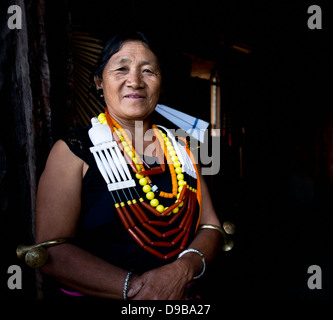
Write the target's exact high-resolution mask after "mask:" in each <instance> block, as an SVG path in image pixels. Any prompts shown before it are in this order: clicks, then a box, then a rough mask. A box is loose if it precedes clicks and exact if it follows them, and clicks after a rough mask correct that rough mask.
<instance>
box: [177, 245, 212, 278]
mask: <svg viewBox="0 0 333 320" xmlns="http://www.w3.org/2000/svg"><path fill="white" fill-rule="evenodd" d="M189 252H193V253H197V254H198V255H199V256H200V257H201V261H202V270H201V272H200V274H198V275H197V276H195V277H193V280H195V279H199V278H200V277H201V276H202V275H203V274H204V273H205V271H206V260H205V258H204V256H203V253H202V252H201V251H199V250H197V249H193V248H189V249H186V250H184V251H182V252H181V253H180V254H179V256H178V258H177V259H179V258H180V257H182V256H183V255H184V254H186V253H189Z"/></svg>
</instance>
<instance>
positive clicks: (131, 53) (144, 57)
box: [109, 40, 158, 64]
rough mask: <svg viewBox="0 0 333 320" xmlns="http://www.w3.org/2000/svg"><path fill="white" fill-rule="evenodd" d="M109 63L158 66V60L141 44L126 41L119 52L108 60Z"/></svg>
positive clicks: (139, 42)
mask: <svg viewBox="0 0 333 320" xmlns="http://www.w3.org/2000/svg"><path fill="white" fill-rule="evenodd" d="M109 62H111V63H119V62H130V63H131V62H140V63H142V62H145V63H149V64H158V59H157V57H156V56H155V54H154V53H153V52H152V51H151V50H150V49H149V48H148V47H147V46H146V45H145V44H144V43H143V42H141V41H139V40H127V41H125V42H124V43H123V45H122V47H121V48H120V50H119V51H118V52H117V53H115V54H114V55H113V56H112V57H111V58H110V61H109Z"/></svg>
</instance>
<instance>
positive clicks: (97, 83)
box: [94, 76, 103, 89]
mask: <svg viewBox="0 0 333 320" xmlns="http://www.w3.org/2000/svg"><path fill="white" fill-rule="evenodd" d="M94 81H95V86H96V89H103V80H102V79H101V78H100V77H98V76H94Z"/></svg>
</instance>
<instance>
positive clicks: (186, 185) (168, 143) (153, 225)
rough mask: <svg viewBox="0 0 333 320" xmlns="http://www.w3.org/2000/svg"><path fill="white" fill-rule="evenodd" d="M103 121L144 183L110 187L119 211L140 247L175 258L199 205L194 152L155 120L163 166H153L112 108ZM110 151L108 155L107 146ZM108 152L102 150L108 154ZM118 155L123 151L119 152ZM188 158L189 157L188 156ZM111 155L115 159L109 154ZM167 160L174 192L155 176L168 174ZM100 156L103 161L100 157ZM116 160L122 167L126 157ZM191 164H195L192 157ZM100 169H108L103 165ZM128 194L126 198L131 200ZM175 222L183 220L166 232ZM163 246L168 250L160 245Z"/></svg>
mask: <svg viewBox="0 0 333 320" xmlns="http://www.w3.org/2000/svg"><path fill="white" fill-rule="evenodd" d="M98 121H99V123H101V124H104V125H108V126H109V128H110V129H111V132H112V136H113V139H114V140H115V142H116V144H117V147H118V148H119V149H120V150H121V152H122V155H123V157H124V158H125V160H126V162H127V164H128V165H129V166H130V168H131V169H132V175H135V178H136V181H137V182H138V184H135V186H133V184H131V185H130V186H129V187H127V185H126V184H119V188H118V189H117V188H110V187H109V191H110V194H111V196H112V199H113V201H114V205H115V208H116V211H117V214H118V215H119V218H120V220H121V221H122V224H123V225H124V227H125V229H126V230H127V231H128V233H129V234H130V235H131V236H132V238H133V239H134V240H135V241H136V243H137V244H138V245H139V246H140V247H142V248H143V249H144V250H146V251H148V252H149V253H151V254H153V255H154V256H156V257H158V258H160V259H165V260H166V259H170V258H171V257H173V256H175V255H177V254H179V253H180V252H181V251H182V250H184V248H185V246H186V242H187V240H188V237H189V233H190V230H191V226H192V223H193V219H194V212H195V209H196V198H197V194H196V193H197V190H196V187H197V186H196V184H197V180H196V177H193V175H190V174H188V170H187V167H188V164H189V162H188V161H190V162H191V160H189V159H190V157H189V156H188V152H189V151H188V150H185V149H184V150H180V148H184V147H183V146H181V145H180V144H179V143H178V142H177V141H176V139H175V137H173V136H172V135H171V133H170V132H167V134H166V133H164V132H163V131H162V130H161V129H159V128H158V127H157V126H156V125H153V126H152V128H153V132H154V144H155V148H156V152H157V159H158V162H159V166H157V167H150V166H149V165H148V164H147V163H146V162H145V161H144V159H141V158H140V156H139V155H138V154H137V152H136V151H135V148H134V146H133V144H132V142H131V140H130V139H129V137H128V135H127V133H126V131H125V130H124V129H123V128H122V127H121V126H120V125H119V124H118V123H117V122H116V121H115V120H114V119H113V118H112V117H111V116H110V115H109V114H108V112H107V109H106V110H105V113H101V114H100V115H99V116H98ZM91 149H93V148H91ZM106 149H107V148H106ZM109 149H110V148H109ZM184 151H185V152H184ZM115 153H116V152H114V153H113V154H115ZM104 154H107V152H106V150H104ZM104 154H100V155H101V156H102V157H103V155H104ZM117 155H118V156H119V154H117ZM184 157H187V159H186V161H185V160H184ZM106 158H107V159H109V157H108V156H107V157H106ZM95 159H96V157H95ZM102 160H103V159H102ZM165 160H166V163H167V165H168V168H169V172H170V178H171V184H172V190H167V191H168V192H167V191H165V190H164V191H162V190H159V188H158V186H156V185H155V184H154V183H153V181H152V179H153V176H154V175H156V174H162V173H166V170H165V164H164V163H165V162H164V161H165ZM96 161H98V160H97V159H96ZM112 161H113V160H112ZM114 163H118V166H120V163H122V161H120V160H119V161H114ZM98 164H99V163H98ZM191 165H192V166H193V164H192V162H191ZM99 168H100V167H99ZM120 169H121V168H120ZM124 169H126V168H124ZM100 171H101V173H102V170H101V168H100ZM153 180H154V179H153ZM137 185H139V186H140V187H141V190H142V192H143V194H144V197H142V196H140V193H141V192H140V191H138V190H137V187H136V186H137ZM117 187H118V185H117ZM120 190H121V192H120ZM133 195H135V196H136V197H137V198H136V197H134V196H133ZM144 198H145V199H144ZM117 199H118V200H117ZM124 199H126V204H125V201H124ZM163 199H170V200H171V199H174V200H175V202H174V203H173V204H172V205H170V206H169V207H167V206H166V204H165V201H166V200H163ZM170 200H169V201H168V202H170ZM178 222H179V223H178ZM173 223H177V227H175V228H173V229H171V230H168V231H166V232H162V231H161V230H160V229H161V228H162V229H165V228H166V227H167V226H170V225H172V224H173ZM143 229H145V231H143ZM151 238H154V239H153V240H152V239H151ZM161 247H163V250H162V249H159V248H161ZM177 247H178V248H177ZM161 250H162V251H163V253H162V252H161Z"/></svg>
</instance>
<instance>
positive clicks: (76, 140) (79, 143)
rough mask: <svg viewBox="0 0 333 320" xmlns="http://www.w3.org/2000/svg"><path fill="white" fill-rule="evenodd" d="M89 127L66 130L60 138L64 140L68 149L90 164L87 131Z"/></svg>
mask: <svg viewBox="0 0 333 320" xmlns="http://www.w3.org/2000/svg"><path fill="white" fill-rule="evenodd" d="M90 128H91V127H90V126H89V127H83V128H74V129H71V130H69V131H67V132H66V133H65V134H64V135H63V136H62V137H61V138H60V139H61V140H60V141H63V142H65V144H66V145H67V147H68V148H69V150H70V151H71V152H72V153H74V154H75V155H76V156H77V157H79V158H80V159H82V160H83V161H84V162H86V163H87V164H90V160H91V154H90V151H89V148H90V147H91V146H92V143H91V141H90V139H89V135H88V131H89V129H90Z"/></svg>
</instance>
